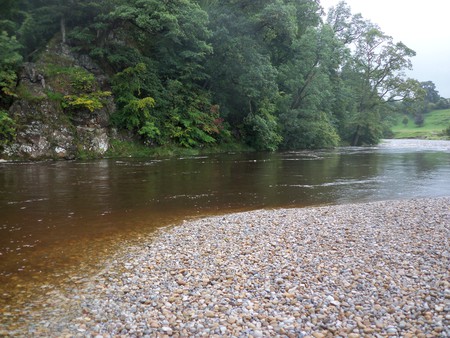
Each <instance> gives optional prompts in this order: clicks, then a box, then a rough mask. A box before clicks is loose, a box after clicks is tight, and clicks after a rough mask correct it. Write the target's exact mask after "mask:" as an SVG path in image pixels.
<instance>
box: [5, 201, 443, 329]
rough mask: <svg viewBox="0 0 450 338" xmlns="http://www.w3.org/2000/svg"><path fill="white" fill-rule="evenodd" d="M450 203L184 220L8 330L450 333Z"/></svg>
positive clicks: (361, 206) (386, 204)
mask: <svg viewBox="0 0 450 338" xmlns="http://www.w3.org/2000/svg"><path fill="white" fill-rule="evenodd" d="M449 206H450V198H437V199H417V200H410V201H387V202H375V203H368V204H355V205H341V206H325V207H318V208H306V209H289V210H260V211H255V212H247V213H240V214H233V215H226V216H220V217H212V218H208V219H200V220H196V221H192V222H185V223H183V224H182V225H180V226H177V227H173V228H171V229H169V230H166V231H164V232H162V233H161V234H160V236H158V237H157V238H156V239H153V240H151V241H150V240H148V241H145V240H144V241H143V242H142V245H141V246H139V245H138V246H134V247H130V248H124V250H123V253H121V254H120V255H119V257H116V258H115V261H111V262H109V264H110V265H111V268H109V269H107V270H105V271H103V272H102V273H100V274H99V275H98V276H96V279H95V281H94V280H93V281H92V282H91V283H88V284H83V285H82V286H81V287H80V288H78V289H75V290H73V292H72V293H73V294H65V295H61V297H56V298H60V299H61V301H58V300H57V299H55V301H53V302H52V305H51V306H50V307H45V308H43V309H42V308H41V309H39V310H38V309H37V308H36V309H35V310H34V312H33V311H31V312H32V313H31V314H30V315H28V316H27V317H26V318H23V319H22V322H21V323H20V325H18V326H16V328H15V330H14V331H10V332H8V334H10V335H14V334H17V335H26V334H25V333H27V332H28V333H29V332H31V331H30V329H31V328H34V329H33V330H34V331H33V334H34V335H36V336H55V337H56V336H64V335H69V336H93V337H95V336H102V337H110V336H111V337H112V336H121V335H124V336H146V335H147V336H237V337H250V336H253V337H268V336H270V337H273V336H286V337H291V336H292V337H335V336H341V337H365V336H374V337H377V336H379V337H400V336H402V337H435V336H442V337H446V336H450V329H449V327H450V284H449V282H448V281H449V278H450V276H449V269H448V267H449V264H450V255H449V254H448V251H449V247H450V246H449V241H450V236H449V235H450V207H449ZM62 296H63V297H62ZM77 297H78V298H77ZM49 314H51V316H50V315H49ZM38 318H41V320H38ZM80 330H82V331H80ZM2 333H4V332H2V331H1V330H0V334H2Z"/></svg>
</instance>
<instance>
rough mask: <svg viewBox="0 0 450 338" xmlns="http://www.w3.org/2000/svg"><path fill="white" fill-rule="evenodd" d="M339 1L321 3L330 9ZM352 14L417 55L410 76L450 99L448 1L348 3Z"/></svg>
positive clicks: (356, 0) (350, 0)
mask: <svg viewBox="0 0 450 338" xmlns="http://www.w3.org/2000/svg"><path fill="white" fill-rule="evenodd" d="M339 2H340V0H320V3H321V4H322V7H323V8H324V9H325V10H328V8H330V7H331V6H335V5H336V4H337V3H339ZM345 2H346V3H347V4H348V5H349V6H350V8H351V9H352V13H354V14H356V13H361V15H362V16H363V18H365V19H368V20H370V21H372V22H373V23H376V24H377V25H378V26H379V27H380V28H381V30H382V31H383V32H384V33H386V34H388V35H390V36H392V37H393V39H394V41H395V42H398V41H401V42H403V43H404V44H405V45H406V46H408V47H409V48H411V49H413V50H414V51H415V52H416V53H417V54H416V56H415V57H413V58H412V59H411V61H412V63H413V70H412V71H407V76H408V77H411V78H414V79H417V80H419V81H421V82H422V81H433V82H434V84H435V85H436V90H437V91H438V92H439V94H440V95H441V96H442V97H445V98H450V26H449V24H448V21H449V18H450V1H449V0H426V1H412V0H346V1H345Z"/></svg>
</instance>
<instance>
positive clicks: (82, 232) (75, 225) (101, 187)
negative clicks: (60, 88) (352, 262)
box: [0, 140, 450, 305]
mask: <svg viewBox="0 0 450 338" xmlns="http://www.w3.org/2000/svg"><path fill="white" fill-rule="evenodd" d="M0 192H1V193H0V285H2V286H0V295H2V297H3V300H5V299H6V300H7V301H9V300H10V299H11V298H12V297H14V295H15V294H14V293H15V292H16V291H17V290H15V288H16V287H17V286H18V285H19V287H20V286H21V285H22V286H23V285H28V284H30V283H29V282H30V281H31V284H33V281H40V283H43V282H42V281H45V283H47V284H57V280H58V278H59V276H62V275H64V273H66V272H67V271H72V270H73V269H74V268H75V269H78V270H81V269H86V270H89V269H90V268H92V266H93V265H94V264H96V263H98V262H99V257H102V256H105V255H108V254H109V253H110V252H112V251H113V250H114V248H116V247H117V246H118V245H119V246H120V242H121V241H122V240H123V241H125V240H127V239H129V238H136V237H138V236H140V235H141V234H142V235H145V234H147V233H149V232H152V231H153V230H154V229H156V228H158V227H161V226H165V225H168V224H173V223H177V222H179V221H181V220H183V219H186V218H190V217H197V216H203V215H209V214H220V213H226V212H232V211H239V210H251V209H257V208H278V207H303V206H309V205H321V204H330V203H331V204H340V203H349V202H364V201H375V200H385V199H399V198H400V199H402V198H414V197H433V196H444V195H449V194H450V141H415V140H414V141H412V140H407V141H405V140H399V141H385V142H384V143H382V144H381V145H380V146H377V147H370V148H339V149H335V150H330V151H314V152H308V151H299V152H286V153H269V154H268V153H250V154H220V155H208V156H193V157H185V158H171V159H159V160H154V159H121V160H117V159H105V160H96V161H66V162H35V163H0ZM71 269H72V270H71ZM23 287H24V286H23ZM2 288H3V289H2ZM2 297H0V301H1V300H2ZM0 305H1V304H0Z"/></svg>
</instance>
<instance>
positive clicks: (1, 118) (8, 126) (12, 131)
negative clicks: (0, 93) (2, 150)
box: [0, 110, 16, 147]
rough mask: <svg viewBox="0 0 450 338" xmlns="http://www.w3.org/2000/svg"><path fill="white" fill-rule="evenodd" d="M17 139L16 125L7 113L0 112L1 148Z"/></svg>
mask: <svg viewBox="0 0 450 338" xmlns="http://www.w3.org/2000/svg"><path fill="white" fill-rule="evenodd" d="M15 138H16V123H15V122H14V120H13V119H12V118H10V117H9V116H8V113H7V112H6V111H3V110H0V147H3V146H4V145H7V144H8V143H10V142H12V141H14V139H15Z"/></svg>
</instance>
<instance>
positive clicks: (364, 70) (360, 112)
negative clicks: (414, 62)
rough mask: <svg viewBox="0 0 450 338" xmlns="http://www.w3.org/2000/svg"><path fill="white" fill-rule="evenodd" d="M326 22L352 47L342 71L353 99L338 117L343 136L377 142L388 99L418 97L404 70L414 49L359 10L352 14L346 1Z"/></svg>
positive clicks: (356, 141) (389, 106)
mask: <svg viewBox="0 0 450 338" xmlns="http://www.w3.org/2000/svg"><path fill="white" fill-rule="evenodd" d="M327 22H328V24H329V25H330V26H331V27H332V28H333V30H334V31H335V34H336V36H337V37H338V38H339V39H340V40H341V41H342V42H343V43H345V44H347V45H348V47H349V52H350V51H351V54H349V57H348V58H347V59H346V61H345V62H344V63H343V67H342V71H341V75H340V76H341V78H342V83H343V85H344V87H345V88H346V91H347V92H348V94H349V95H350V98H351V99H349V100H347V103H346V104H345V105H344V107H345V109H346V111H345V113H343V114H341V116H340V120H341V121H344V122H343V123H342V122H341V128H340V130H341V135H342V137H343V138H344V139H346V140H347V141H348V142H349V143H351V144H352V145H360V144H363V143H367V144H374V143H377V142H378V141H379V139H380V138H381V137H382V135H383V131H384V130H385V126H384V125H383V120H384V118H385V116H386V114H387V113H388V112H389V110H391V109H392V107H394V106H393V105H392V103H393V102H398V101H408V102H412V101H414V100H418V98H419V97H420V90H419V88H418V86H417V83H418V82H417V81H414V80H411V79H407V78H406V77H405V75H404V70H406V69H411V60H410V59H411V58H412V57H413V56H414V55H415V52H414V51H413V50H412V49H410V48H408V47H407V46H406V45H405V44H403V43H402V42H394V40H393V38H392V37H390V36H388V35H386V34H384V33H383V32H382V31H381V30H380V28H379V27H378V26H377V25H375V24H373V23H371V22H370V21H366V20H363V19H362V18H361V16H360V15H356V16H352V15H351V13H350V10H349V7H348V6H347V5H346V4H345V3H341V4H339V5H338V6H337V7H336V8H335V9H333V10H331V11H330V16H329V17H328V20H327ZM350 47H351V48H350ZM341 108H342V107H341Z"/></svg>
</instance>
